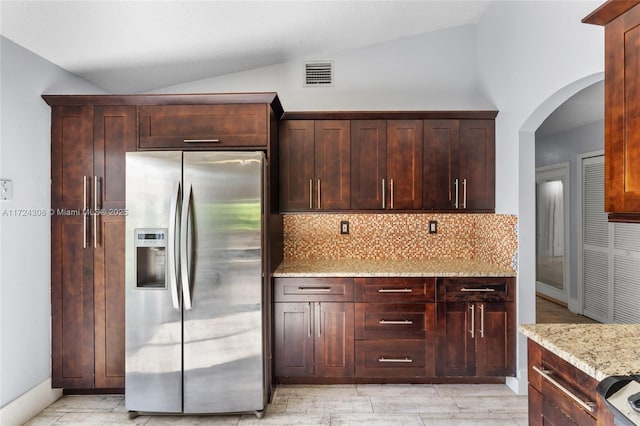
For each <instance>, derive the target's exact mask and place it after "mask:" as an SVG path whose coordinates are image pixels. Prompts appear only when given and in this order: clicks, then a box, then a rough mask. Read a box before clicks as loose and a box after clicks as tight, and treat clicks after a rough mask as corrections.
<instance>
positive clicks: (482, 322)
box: [480, 303, 484, 339]
mask: <svg viewBox="0 0 640 426" xmlns="http://www.w3.org/2000/svg"><path fill="white" fill-rule="evenodd" d="M480 337H481V338H483V339H484V303H481V304H480Z"/></svg>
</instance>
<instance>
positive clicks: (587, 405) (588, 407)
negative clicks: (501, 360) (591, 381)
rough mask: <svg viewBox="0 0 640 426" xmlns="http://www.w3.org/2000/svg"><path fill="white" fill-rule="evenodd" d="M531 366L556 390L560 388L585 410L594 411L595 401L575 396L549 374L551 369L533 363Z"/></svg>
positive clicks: (551, 372)
mask: <svg viewBox="0 0 640 426" xmlns="http://www.w3.org/2000/svg"><path fill="white" fill-rule="evenodd" d="M532 368H533V371H535V372H536V373H538V374H540V376H541V377H542V378H543V379H545V380H546V381H547V382H549V383H551V384H552V385H553V386H555V387H556V388H557V389H558V390H560V391H561V392H562V393H564V394H565V395H566V396H568V397H569V398H571V399H572V400H573V401H574V402H575V403H576V404H578V405H579V406H581V407H582V408H584V409H585V410H587V411H589V412H590V413H593V412H594V411H595V407H596V403H595V402H592V401H583V400H582V399H580V398H579V397H577V396H576V395H575V394H574V393H573V392H571V391H570V390H569V389H567V388H565V387H564V386H562V385H561V384H560V383H558V382H557V381H556V380H555V379H554V378H553V377H551V375H552V374H553V371H551V370H545V369H543V368H542V367H537V366H535V365H534V366H533V367H532Z"/></svg>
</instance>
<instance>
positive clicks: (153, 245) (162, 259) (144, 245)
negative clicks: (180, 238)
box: [135, 228, 167, 289]
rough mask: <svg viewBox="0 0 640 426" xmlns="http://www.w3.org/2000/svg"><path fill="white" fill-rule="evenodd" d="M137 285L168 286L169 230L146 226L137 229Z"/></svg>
mask: <svg viewBox="0 0 640 426" xmlns="http://www.w3.org/2000/svg"><path fill="white" fill-rule="evenodd" d="M135 247H136V287H137V288H142V289H144V288H146V289H152V288H155V289H158V288H167V284H166V278H165V277H166V269H167V262H166V260H167V256H166V249H167V230H166V229H164V228H144V229H136V230H135Z"/></svg>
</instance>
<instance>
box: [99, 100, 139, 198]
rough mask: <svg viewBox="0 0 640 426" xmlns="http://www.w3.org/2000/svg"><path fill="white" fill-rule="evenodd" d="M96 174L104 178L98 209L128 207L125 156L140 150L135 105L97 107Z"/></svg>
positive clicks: (100, 188) (101, 181)
mask: <svg viewBox="0 0 640 426" xmlns="http://www.w3.org/2000/svg"><path fill="white" fill-rule="evenodd" d="M93 123H94V124H93V144H94V173H93V174H94V175H95V176H96V177H98V178H99V179H100V181H99V182H98V188H97V189H98V191H97V193H96V191H95V182H94V187H93V189H94V197H96V196H97V197H98V199H99V202H98V206H99V207H100V208H102V209H113V208H120V209H122V208H124V198H125V180H126V179H125V169H126V167H125V166H126V165H125V153H126V152H130V151H135V150H136V146H137V143H136V110H135V107H133V106H97V107H95V111H94V120H93Z"/></svg>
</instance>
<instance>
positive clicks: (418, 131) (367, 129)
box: [351, 120, 422, 210]
mask: <svg viewBox="0 0 640 426" xmlns="http://www.w3.org/2000/svg"><path fill="white" fill-rule="evenodd" d="M351 208H352V209H363V210H366V209H383V210H384V209H391V210H393V209H399V210H412V209H421V208H422V120H352V121H351Z"/></svg>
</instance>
